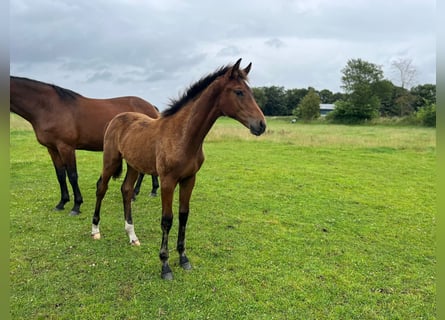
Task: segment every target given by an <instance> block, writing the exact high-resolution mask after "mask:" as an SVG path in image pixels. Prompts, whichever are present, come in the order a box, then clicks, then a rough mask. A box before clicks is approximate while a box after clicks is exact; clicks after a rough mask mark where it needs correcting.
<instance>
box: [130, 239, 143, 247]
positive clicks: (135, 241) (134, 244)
mask: <svg viewBox="0 0 445 320" xmlns="http://www.w3.org/2000/svg"><path fill="white" fill-rule="evenodd" d="M130 244H131V245H132V246H136V247H139V246H140V245H141V242H140V241H139V240H131V242H130Z"/></svg>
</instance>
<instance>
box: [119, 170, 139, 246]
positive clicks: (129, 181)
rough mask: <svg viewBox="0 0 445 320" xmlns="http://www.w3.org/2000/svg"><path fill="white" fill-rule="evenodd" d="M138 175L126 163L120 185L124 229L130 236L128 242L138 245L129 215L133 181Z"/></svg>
mask: <svg viewBox="0 0 445 320" xmlns="http://www.w3.org/2000/svg"><path fill="white" fill-rule="evenodd" d="M138 176H140V175H139V173H138V172H137V171H136V170H135V169H133V168H132V167H131V166H129V165H127V174H126V175H125V179H124V182H123V183H122V186H121V192H122V200H123V202H124V218H125V231H126V232H127V235H128V237H129V238H130V244H132V245H135V246H139V245H141V243H140V242H139V240H138V237H137V236H136V233H135V232H134V224H133V218H132V216H131V200H132V198H133V192H134V182H135V181H136V179H137V178H138Z"/></svg>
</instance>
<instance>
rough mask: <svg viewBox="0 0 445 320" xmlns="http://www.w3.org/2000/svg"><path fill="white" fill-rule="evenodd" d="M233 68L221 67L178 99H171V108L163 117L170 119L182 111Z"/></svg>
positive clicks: (163, 112) (163, 113) (166, 110)
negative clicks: (169, 117)
mask: <svg viewBox="0 0 445 320" xmlns="http://www.w3.org/2000/svg"><path fill="white" fill-rule="evenodd" d="M231 67H232V66H224V67H221V68H219V69H218V70H216V71H215V72H213V73H211V74H209V75H207V76H205V77H203V78H201V79H200V80H198V81H196V82H195V83H194V84H192V85H191V86H190V87H189V88H188V89H187V91H185V92H184V93H183V94H182V95H181V96H180V97H179V98H178V99H171V100H170V104H169V106H170V107H169V108H167V109H165V110H164V111H162V113H161V116H162V117H168V116H171V115H173V114H175V113H176V112H178V111H179V110H181V109H182V108H183V107H184V106H185V105H186V104H187V103H188V102H190V101H191V100H193V99H194V98H196V97H197V96H198V95H199V94H200V93H201V92H202V91H204V89H206V88H207V87H208V86H209V85H210V84H211V83H212V82H213V81H215V79H216V78H218V77H219V76H222V75H223V74H225V73H226V72H227V70H229V69H230V68H231Z"/></svg>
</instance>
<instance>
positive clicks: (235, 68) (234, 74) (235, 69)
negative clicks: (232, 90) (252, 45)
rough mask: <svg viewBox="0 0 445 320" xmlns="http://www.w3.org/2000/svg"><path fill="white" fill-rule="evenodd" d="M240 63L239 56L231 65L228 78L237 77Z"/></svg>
mask: <svg viewBox="0 0 445 320" xmlns="http://www.w3.org/2000/svg"><path fill="white" fill-rule="evenodd" d="M240 63H241V58H239V59H238V61H237V62H236V63H235V64H234V65H233V67H232V68H231V71H230V78H232V79H236V78H238V77H239V65H240Z"/></svg>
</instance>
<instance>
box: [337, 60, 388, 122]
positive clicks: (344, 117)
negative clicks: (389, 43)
mask: <svg viewBox="0 0 445 320" xmlns="http://www.w3.org/2000/svg"><path fill="white" fill-rule="evenodd" d="M342 73H343V76H342V78H341V80H342V88H343V89H345V92H346V94H345V98H344V100H343V101H339V102H337V103H336V104H335V105H336V108H335V109H334V111H333V112H331V116H330V117H329V119H332V120H334V121H338V122H345V123H358V122H362V121H365V120H370V119H372V118H374V117H377V116H378V115H379V107H380V100H379V97H378V95H377V94H376V93H375V90H374V89H375V87H376V84H377V83H379V82H381V81H382V80H383V71H382V69H381V67H380V66H378V65H376V64H373V63H370V62H367V61H364V60H362V59H351V60H349V61H348V62H347V64H346V67H344V68H343V69H342Z"/></svg>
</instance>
